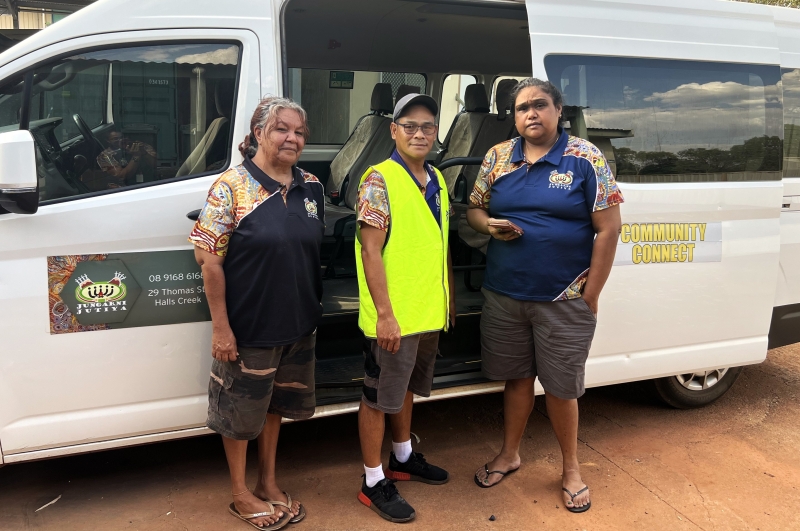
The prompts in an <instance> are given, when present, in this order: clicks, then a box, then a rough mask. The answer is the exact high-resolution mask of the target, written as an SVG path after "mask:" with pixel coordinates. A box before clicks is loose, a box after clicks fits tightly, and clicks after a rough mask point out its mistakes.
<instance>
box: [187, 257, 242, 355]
mask: <svg viewBox="0 0 800 531" xmlns="http://www.w3.org/2000/svg"><path fill="white" fill-rule="evenodd" d="M194 257H195V260H197V263H198V264H199V265H200V269H202V271H203V284H204V285H205V290H206V299H207V300H208V308H209V310H211V326H212V332H211V355H212V356H213V357H214V358H215V359H218V360H219V361H236V358H237V357H238V352H237V351H236V338H235V337H234V335H233V330H231V325H230V322H228V307H227V305H226V304H225V271H224V270H223V269H222V264H224V263H225V257H224V256H217V255H216V254H213V253H209V252H208V251H204V250H203V249H200V248H199V247H195V248H194Z"/></svg>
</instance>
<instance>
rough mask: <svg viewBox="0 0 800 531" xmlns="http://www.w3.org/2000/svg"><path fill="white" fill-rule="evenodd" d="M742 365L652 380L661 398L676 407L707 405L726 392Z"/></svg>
mask: <svg viewBox="0 0 800 531" xmlns="http://www.w3.org/2000/svg"><path fill="white" fill-rule="evenodd" d="M741 373H742V367H727V368H724V369H712V370H710V371H701V372H695V373H687V374H676V375H675V376H668V377H667V378H658V379H656V380H653V385H654V386H655V388H656V393H658V396H659V397H661V400H663V401H664V402H666V403H667V404H668V405H670V406H672V407H676V408H678V409H690V408H694V407H702V406H707V405H708V404H710V403H712V402H714V401H715V400H716V399H718V398H719V397H721V396H722V395H724V394H725V393H726V392H728V389H730V388H731V387H732V386H733V384H734V382H735V381H736V379H737V378H738V377H739V375H740V374H741Z"/></svg>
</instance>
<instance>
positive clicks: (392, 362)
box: [361, 332, 439, 414]
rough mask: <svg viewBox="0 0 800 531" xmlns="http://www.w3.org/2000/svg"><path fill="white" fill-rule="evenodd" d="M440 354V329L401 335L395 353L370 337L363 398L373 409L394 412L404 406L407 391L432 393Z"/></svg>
mask: <svg viewBox="0 0 800 531" xmlns="http://www.w3.org/2000/svg"><path fill="white" fill-rule="evenodd" d="M438 353H439V332H428V333H426V334H416V335H413V336H404V337H401V338H400V350H398V351H397V352H396V353H394V354H392V353H391V352H389V351H388V350H384V349H382V348H381V347H379V346H378V342H377V341H376V340H374V339H367V340H366V341H365V342H364V392H363V395H362V397H361V400H362V401H363V402H364V403H365V404H366V405H368V406H369V407H371V408H373V409H377V410H380V411H383V412H384V413H389V414H394V413H399V412H400V411H401V410H402V409H403V401H404V400H405V397H406V391H411V392H412V393H414V394H415V395H418V396H431V385H433V370H434V368H435V366H436V355H437V354H438Z"/></svg>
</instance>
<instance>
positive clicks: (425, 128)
mask: <svg viewBox="0 0 800 531" xmlns="http://www.w3.org/2000/svg"><path fill="white" fill-rule="evenodd" d="M395 124H397V125H398V127H402V128H403V131H405V132H406V134H407V135H415V134H417V131H419V130H420V129H422V134H423V135H425V136H432V135H434V134H436V130H437V129H438V128H439V126H437V125H436V124H422V125H418V124H401V123H400V122H395Z"/></svg>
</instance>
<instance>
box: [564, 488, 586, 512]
mask: <svg viewBox="0 0 800 531" xmlns="http://www.w3.org/2000/svg"><path fill="white" fill-rule="evenodd" d="M561 490H563V491H564V492H566V493H567V494H568V495H569V497H570V499H571V500H572V503H573V504H574V503H575V498H577V497H578V496H580V495H581V494H583V493H584V492H586V491H587V490H589V487H588V486H586V487H583V488H582V489H581V490H579V491H578V492H576V493H575V494H572V493H571V492H570V491H568V490H567V488H566V487H561ZM591 506H592V502H591V501H590V502H589V503H587V504H586V505H584V506H583V507H575V506H572V507H567V506H566V505H565V506H564V507H567V510H568V511H569V512H571V513H585V512H586V511H588V510H589V508H590V507H591Z"/></svg>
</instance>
